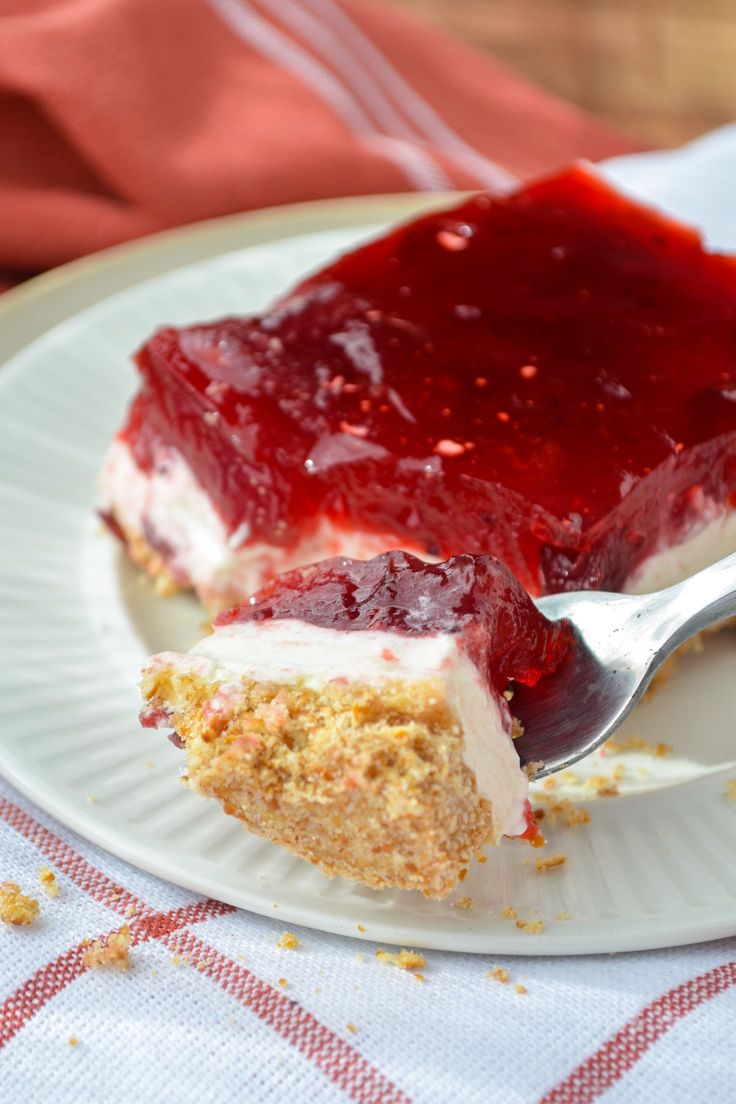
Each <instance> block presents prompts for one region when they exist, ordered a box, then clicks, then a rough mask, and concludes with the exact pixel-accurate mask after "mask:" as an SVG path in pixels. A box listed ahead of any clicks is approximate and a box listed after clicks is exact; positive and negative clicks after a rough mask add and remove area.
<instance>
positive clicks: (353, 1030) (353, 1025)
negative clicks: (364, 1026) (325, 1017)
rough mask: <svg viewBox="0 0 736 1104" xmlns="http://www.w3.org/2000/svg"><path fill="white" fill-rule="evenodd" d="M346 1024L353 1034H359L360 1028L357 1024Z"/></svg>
mask: <svg viewBox="0 0 736 1104" xmlns="http://www.w3.org/2000/svg"><path fill="white" fill-rule="evenodd" d="M346 1026H347V1030H348V1031H349V1032H350V1034H351V1035H357V1034H358V1029H357V1027H356V1026H355V1024H354V1023H349V1024H347V1025H346Z"/></svg>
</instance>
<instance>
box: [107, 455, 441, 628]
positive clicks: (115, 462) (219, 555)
mask: <svg viewBox="0 0 736 1104" xmlns="http://www.w3.org/2000/svg"><path fill="white" fill-rule="evenodd" d="M100 488H101V491H102V495H103V499H104V502H105V506H106V508H107V509H108V510H109V511H110V512H111V514H112V515H113V517H114V518H115V520H116V521H117V523H118V524H119V525H120V527H121V529H122V530H123V532H124V534H125V536H126V537H127V538H128V539H131V538H136V537H138V538H140V537H143V538H144V539H145V540H146V541H148V543H152V542H153V541H156V542H157V545H156V551H158V552H159V553H160V555H161V557H162V559H163V560H164V561H165V563H166V567H167V568H168V570H169V572H170V573H171V576H172V578H173V579H174V581H175V582H176V583H177V584H178V585H179V586H181V587H189V586H192V587H194V589H195V590H196V591H197V593H198V595H199V597H200V598H201V600H202V601H203V602H204V604H205V605H207V606H208V607H213V608H217V609H220V608H222V607H223V603H224V604H225V605H232V604H233V603H234V602H235V601H236V600H242V599H243V598H244V597H245V596H246V595H249V594H253V593H254V592H255V591H257V590H260V588H261V587H262V586H264V584H265V583H267V582H269V581H270V580H271V579H273V578H274V577H275V576H276V575H279V574H281V573H282V572H284V571H291V570H292V569H293V568H295V567H302V566H303V565H304V564H308V563H316V562H317V561H318V560H325V559H328V558H329V557H330V556H347V557H349V558H351V559H356V560H368V559H371V557H372V556H376V555H379V554H380V553H381V552H385V551H387V550H388V549H392V548H395V547H396V545H397V540H398V538H397V537H396V536H395V535H394V534H391V533H375V532H366V531H362V530H359V529H357V530H350V531H348V530H346V529H344V528H340V527H339V526H336V525H335V524H334V523H333V522H332V521H330V519H329V518H326V517H320V518H316V519H315V523H314V526H313V527H312V528H311V529H310V531H309V532H308V533H306V534H304V536H302V537H301V539H300V540H299V541H298V542H297V543H296V544H295V545H292V546H291V547H282V546H280V545H275V544H267V543H265V542H264V541H260V540H259V541H249V532H248V527H247V526H241V527H240V528H239V529H237V530H236V531H235V532H234V533H229V532H228V531H227V529H226V527H225V525H224V523H223V521H222V518H221V517H220V516H219V514H218V513H217V511H216V510H215V508H214V506H213V504H212V502H211V500H210V498H209V496H208V495H207V493H206V492H205V491H204V490H203V488H202V487H201V485H200V484H199V482H198V481H197V479H196V478H195V476H194V474H193V472H192V470H191V468H190V467H189V465H188V464H187V462H186V461H185V459H184V457H183V456H182V455H181V453H180V452H178V451H177V450H176V449H174V448H162V449H161V450H160V452H159V454H158V455H157V457H156V462H155V464H154V468H153V470H152V471H151V472H150V473H148V472H145V471H143V470H142V469H141V468H140V467H139V466H138V464H137V463H136V461H135V458H134V456H133V454H132V452H131V450H130V448H129V447H128V445H127V444H126V442H125V441H124V440H122V439H120V438H117V439H116V440H115V441H113V443H112V445H111V446H110V448H109V450H108V453H107V456H106V458H105V463H104V466H103V469H102V473H101V475H100ZM400 543H401V545H402V547H403V548H404V549H405V551H407V552H413V553H414V554H415V555H417V556H421V558H422V559H424V560H427V561H431V560H432V557H429V556H427V555H426V553H423V552H422V550H421V549H419V548H415V547H413V546H412V545H411V543H407V542H406V541H403V540H402V541H401V542H400ZM435 559H436V558H435Z"/></svg>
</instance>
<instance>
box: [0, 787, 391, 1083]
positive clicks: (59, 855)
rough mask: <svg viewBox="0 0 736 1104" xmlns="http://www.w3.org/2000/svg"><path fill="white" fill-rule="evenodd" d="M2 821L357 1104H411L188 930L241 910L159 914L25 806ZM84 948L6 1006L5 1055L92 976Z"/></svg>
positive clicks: (139, 939) (206, 906)
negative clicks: (38, 1018)
mask: <svg viewBox="0 0 736 1104" xmlns="http://www.w3.org/2000/svg"><path fill="white" fill-rule="evenodd" d="M0 818H2V819H3V820H4V821H5V822H6V823H7V824H8V825H10V827H11V828H13V829H14V830H15V831H16V832H18V833H19V834H20V835H22V836H24V837H25V838H26V839H28V840H29V841H30V842H31V843H33V844H34V845H35V846H36V847H37V848H38V849H39V851H41V853H42V854H43V855H45V857H46V858H47V859H49V860H50V861H51V862H52V863H53V864H54V865H55V866H56V867H57V868H58V869H59V870H60V871H61V872H62V873H63V874H65V875H66V876H67V877H68V878H69V879H70V880H71V881H73V882H74V884H75V885H77V886H78V887H79V888H80V889H82V890H83V891H84V892H85V893H87V894H89V896H90V897H92V898H93V899H94V900H95V901H97V902H99V903H100V904H103V905H106V906H107V907H108V908H110V909H112V910H114V911H116V912H118V913H122V915H124V916H128V914H129V913H130V911H131V910H132V909H135V914H134V915H133V916H131V917H130V918H129V920H128V923H129V926H130V936H131V944H132V945H133V946H135V945H136V944H138V943H143V942H147V941H148V940H150V939H156V940H159V941H160V942H161V943H163V944H165V945H166V946H168V947H170V948H171V949H172V950H175V951H176V952H177V953H178V954H180V955H185V956H187V957H188V958H189V959H190V961H191V962H192V964H193V965H195V966H196V967H197V972H198V973H199V974H201V975H203V976H205V977H208V978H209V979H210V980H211V981H214V982H215V983H216V984H217V985H219V986H220V988H222V989H223V990H224V991H225V992H227V993H228V994H229V995H230V996H231V997H233V998H234V999H235V1000H237V1001H238V1002H239V1003H240V1004H242V1005H243V1006H244V1007H246V1008H248V1010H249V1011H251V1012H254V1013H255V1015H256V1016H258V1017H259V1019H261V1020H263V1022H264V1023H266V1024H268V1026H269V1027H271V1028H272V1029H273V1030H274V1031H275V1032H276V1033H277V1034H278V1035H279V1036H280V1037H281V1038H282V1039H284V1040H285V1041H286V1042H288V1043H290V1044H291V1045H292V1046H294V1047H295V1048H296V1049H297V1050H298V1051H299V1052H300V1053H301V1054H303V1055H304V1057H306V1058H308V1059H309V1060H310V1061H312V1062H313V1063H314V1064H315V1065H316V1066H317V1067H318V1068H319V1069H320V1070H321V1072H322V1073H323V1074H324V1075H325V1076H326V1077H328V1078H329V1079H330V1080H331V1081H333V1082H334V1083H335V1084H336V1085H338V1086H339V1087H340V1088H341V1089H342V1090H343V1092H345V1093H346V1094H347V1095H348V1096H349V1097H350V1099H351V1100H354V1101H355V1102H356V1104H411V1101H410V1099H409V1097H408V1096H406V1095H405V1094H404V1093H403V1092H401V1090H399V1089H398V1088H397V1087H396V1086H395V1085H394V1084H393V1083H392V1082H391V1081H390V1080H389V1079H388V1078H387V1077H385V1076H384V1075H383V1074H382V1073H381V1072H380V1071H379V1070H378V1069H376V1068H375V1067H374V1066H372V1065H371V1063H370V1062H369V1061H368V1060H367V1059H365V1058H363V1056H362V1055H361V1054H360V1053H359V1052H358V1051H357V1050H356V1049H355V1047H352V1046H350V1045H349V1044H348V1043H346V1042H345V1041H344V1040H343V1039H341V1038H340V1037H339V1035H336V1034H335V1032H334V1031H332V1030H331V1029H330V1028H329V1027H327V1026H326V1025H325V1024H323V1023H321V1022H320V1021H319V1020H318V1019H317V1017H316V1016H314V1015H313V1014H312V1013H311V1012H309V1011H307V1009H305V1008H303V1007H302V1005H300V1004H299V1002H298V1001H296V1000H294V999H293V998H291V997H287V996H286V995H285V994H284V993H283V992H282V991H280V990H279V989H276V988H275V987H274V986H272V985H269V983H268V982H266V981H263V980H262V979H261V978H259V977H257V976H256V975H255V974H253V973H252V972H251V971H250V970H246V969H245V968H244V967H242V966H239V965H238V964H237V963H236V962H235V961H234V960H233V959H232V958H229V957H228V956H227V955H223V954H222V953H221V952H220V951H218V950H216V949H215V948H214V947H210V946H208V945H207V944H206V943H203V942H202V941H201V940H198V939H196V938H195V937H194V936H193V935H192V934H191V933H190V932H188V931H186V930H185V929H186V928H187V927H188V926H189V925H191V924H196V923H201V922H202V921H203V920H208V919H211V918H212V917H214V916H222V915H225V914H226V913H229V912H234V911H235V909H234V908H233V907H232V906H231V905H226V904H223V903H222V902H220V901H210V900H207V901H199V902H196V903H195V904H192V905H185V906H182V907H179V908H175V909H171V910H169V911H168V912H157V911H156V910H154V909H152V908H151V906H150V905H148V904H147V903H146V902H145V901H143V900H142V899H141V898H140V897H138V896H136V895H135V894H133V893H131V892H130V891H129V890H128V889H126V888H125V887H124V886H121V885H118V884H116V883H115V882H113V881H112V880H111V879H110V878H108V877H107V876H106V875H105V874H103V873H102V871H100V870H98V869H97V867H95V866H93V865H92V864H91V863H89V862H87V860H86V859H85V858H84V856H83V855H81V854H80V853H79V852H78V851H75V849H74V848H73V847H71V846H70V845H69V844H67V843H65V842H64V840H62V839H60V838H59V837H58V836H56V835H54V833H53V832H50V831H49V829H48V828H45V827H44V826H43V825H42V824H40V823H39V822H38V821H37V820H35V819H34V818H33V817H31V816H30V815H29V814H28V813H26V812H25V811H24V810H23V809H21V808H20V807H19V806H17V805H14V804H13V803H12V802H10V801H6V800H5V799H1V798H0ZM83 953H84V947H83V944H82V942H81V941H80V943H79V944H78V945H77V946H76V947H72V948H71V949H70V950H68V951H65V952H64V953H63V954H62V955H60V956H59V957H58V958H56V959H54V960H53V961H52V962H49V963H47V965H46V966H44V967H42V968H41V969H40V970H37V971H36V973H35V974H33V976H32V977H30V978H29V979H28V980H27V981H26V982H24V984H23V985H21V986H20V987H19V988H18V989H16V991H15V992H14V993H13V994H12V996H11V997H9V998H8V1000H7V1001H6V1002H5V1004H4V1005H0V1025H2V1029H1V1030H0V1049H2V1047H3V1046H4V1045H5V1043H7V1042H9V1041H10V1039H12V1038H13V1037H14V1036H15V1035H17V1033H18V1032H19V1031H20V1030H21V1028H22V1027H24V1026H25V1025H26V1024H27V1023H29V1022H30V1021H31V1020H32V1019H33V1017H34V1016H35V1014H36V1013H37V1012H38V1011H40V1009H41V1008H43V1007H44V1005H46V1004H47V1003H48V1002H49V1001H50V1000H52V999H53V998H54V997H55V996H57V995H58V994H59V993H61V992H62V991H63V990H64V989H65V988H66V986H67V985H69V984H71V983H72V982H73V981H75V980H76V979H77V978H78V977H80V976H81V974H82V973H84V971H85V967H84V965H83V962H82V958H83Z"/></svg>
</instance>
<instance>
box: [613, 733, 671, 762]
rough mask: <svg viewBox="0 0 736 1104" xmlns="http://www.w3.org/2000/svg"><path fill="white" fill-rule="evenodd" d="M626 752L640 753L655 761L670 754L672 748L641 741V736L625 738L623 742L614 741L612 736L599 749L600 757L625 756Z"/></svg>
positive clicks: (662, 744)
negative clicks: (649, 756)
mask: <svg viewBox="0 0 736 1104" xmlns="http://www.w3.org/2000/svg"><path fill="white" fill-rule="evenodd" d="M627 751H641V752H643V753H644V754H645V755H651V756H652V757H653V758H655V759H664V758H665V756H667V755H670V754H671V752H672V747H671V745H670V744H664V743H659V744H652V743H650V742H649V741H648V740H642V738H641V736H627V737H626V739H625V740H616V739H615V738H614V737H613V736H612V737H611V738H610V739H608V740H606V742H605V744H604V745H603V747H602V748H601V755H604V756H605V755H625V754H626V752H627Z"/></svg>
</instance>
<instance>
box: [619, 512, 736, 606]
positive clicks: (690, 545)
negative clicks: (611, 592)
mask: <svg viewBox="0 0 736 1104" xmlns="http://www.w3.org/2000/svg"><path fill="white" fill-rule="evenodd" d="M731 552H736V510H725V509H724V508H723V507H722V506H719V505H717V504H716V503H708V504H706V505H705V506H704V509H703V514H702V516H701V519H700V521H698V522H697V523H696V525H694V526H693V527H692V528H691V529H690V531H689V532H688V534H687V535H686V536H685V537H684V538H683V539H681V540H680V541H678V543H677V544H674V545H671V546H670V547H669V548H662V549H661V551H658V552H655V553H654V555H652V556H649V557H648V558H647V559H646V560H645V561H644V562H643V563H642V564H640V565H639V567H637V569H636V570H635V571H634V572H632V574H631V575H630V576H629V578H628V579H627V581H626V585H625V586H624V588H623V589H624V592H625V593H626V594H649V593H651V592H652V591H655V590H664V588H665V587H670V586H674V585H675V583H680V582H682V580H683V579H687V578H688V577H689V576H690V575H694V574H695V573H696V572H697V571H702V570H703V568H705V567H709V566H710V565H711V564H713V563H715V562H716V560H720V559H722V558H723V557H724V556H728V555H729V554H730V553H731Z"/></svg>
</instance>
